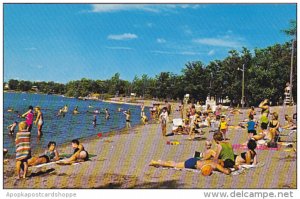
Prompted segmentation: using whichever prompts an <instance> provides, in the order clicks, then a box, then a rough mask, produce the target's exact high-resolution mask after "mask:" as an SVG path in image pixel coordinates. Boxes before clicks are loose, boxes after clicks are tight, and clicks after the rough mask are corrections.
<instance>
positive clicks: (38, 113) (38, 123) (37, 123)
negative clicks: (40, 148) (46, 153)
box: [34, 106, 44, 137]
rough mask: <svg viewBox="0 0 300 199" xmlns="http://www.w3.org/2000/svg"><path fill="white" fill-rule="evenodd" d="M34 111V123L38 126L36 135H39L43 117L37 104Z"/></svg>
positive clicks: (40, 134)
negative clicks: (35, 113)
mask: <svg viewBox="0 0 300 199" xmlns="http://www.w3.org/2000/svg"><path fill="white" fill-rule="evenodd" d="M35 111H36V112H37V117H36V120H35V122H34V124H35V125H37V127H38V136H39V137H40V136H42V135H43V133H42V128H43V124H44V117H43V113H42V111H41V108H40V107H39V106H37V107H35Z"/></svg>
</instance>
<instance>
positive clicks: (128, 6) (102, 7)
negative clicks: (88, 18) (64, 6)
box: [88, 4, 201, 13]
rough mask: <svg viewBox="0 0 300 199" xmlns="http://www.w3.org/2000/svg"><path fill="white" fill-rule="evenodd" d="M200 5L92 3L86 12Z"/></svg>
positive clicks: (197, 6) (165, 9)
mask: <svg viewBox="0 0 300 199" xmlns="http://www.w3.org/2000/svg"><path fill="white" fill-rule="evenodd" d="M199 7H201V6H200V5H195V4H165V5H164V4H93V5H92V7H91V10H89V11H88V12H93V13H105V12H118V11H129V10H141V11H147V12H161V11H168V10H174V9H177V8H179V9H188V8H191V9H197V8H199Z"/></svg>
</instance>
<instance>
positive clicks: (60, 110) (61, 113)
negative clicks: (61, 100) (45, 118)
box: [56, 108, 65, 117]
mask: <svg viewBox="0 0 300 199" xmlns="http://www.w3.org/2000/svg"><path fill="white" fill-rule="evenodd" d="M56 116H57V117H58V116H63V117H65V113H64V112H63V109H62V108H61V109H59V111H58V113H57V115H56Z"/></svg>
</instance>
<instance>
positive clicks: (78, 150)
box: [58, 139, 89, 164]
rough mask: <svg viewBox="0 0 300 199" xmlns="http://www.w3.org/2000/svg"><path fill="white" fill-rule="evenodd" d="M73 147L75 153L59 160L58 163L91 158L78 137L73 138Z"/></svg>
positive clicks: (70, 162) (69, 162) (82, 160)
mask: <svg viewBox="0 0 300 199" xmlns="http://www.w3.org/2000/svg"><path fill="white" fill-rule="evenodd" d="M72 147H73V149H74V152H73V155H72V156H71V157H70V158H68V159H66V160H62V161H59V162H58V164H72V163H75V162H84V161H87V160H89V154H88V152H87V151H86V150H85V149H84V146H83V145H82V144H80V143H79V141H78V140H77V139H74V140H72Z"/></svg>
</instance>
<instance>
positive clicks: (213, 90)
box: [8, 22, 297, 106]
mask: <svg viewBox="0 0 300 199" xmlns="http://www.w3.org/2000/svg"><path fill="white" fill-rule="evenodd" d="M291 24H292V25H293V22H291ZM294 25H295V24H294ZM286 34H290V35H295V34H296V32H292V33H290V32H286ZM292 42H295V43H294V51H295V53H294V55H293V56H294V57H293V84H292V85H293V87H292V93H293V98H294V101H296V100H297V95H296V93H297V79H296V77H297V76H296V75H297V67H296V66H297V59H296V56H297V52H296V50H297V46H296V40H294V39H292V40H291V41H289V42H286V43H284V44H275V45H272V46H269V47H266V48H256V49H255V50H254V52H253V53H251V52H250V50H249V49H247V48H245V47H243V49H242V50H241V51H240V52H239V51H237V50H230V51H229V52H228V56H227V57H226V58H224V59H223V60H214V61H211V62H210V63H209V64H207V65H205V64H204V63H203V62H201V61H193V62H188V63H186V64H185V67H184V68H183V69H182V71H181V73H179V74H174V73H171V72H161V73H160V74H158V75H156V76H155V77H149V76H148V75H147V74H144V75H142V76H141V77H138V76H135V78H134V79H133V80H132V81H131V82H130V81H127V80H122V79H121V78H120V74H119V73H116V74H115V75H114V76H113V77H111V78H110V79H107V80H91V79H86V78H83V79H81V80H76V81H70V82H68V83H66V84H61V83H55V82H30V81H23V80H21V81H18V80H14V79H11V80H9V81H8V85H9V88H10V89H11V90H19V91H30V90H31V89H32V87H33V86H36V87H37V88H38V90H39V92H42V93H53V94H62V95H66V96H69V97H85V96H89V95H91V94H95V93H98V94H100V96H105V97H112V96H115V95H118V96H129V95H130V94H131V93H135V94H136V95H137V96H141V97H143V98H148V99H151V98H159V99H174V100H182V99H183V96H184V95H185V94H190V97H191V99H194V100H200V101H205V99H206V97H207V96H208V95H210V96H214V97H216V99H217V101H220V100H221V99H225V98H228V99H229V100H230V101H231V103H232V105H237V104H240V103H241V98H242V71H241V70H238V68H240V69H241V68H242V67H243V65H244V68H245V70H244V75H245V81H244V82H245V88H244V90H245V95H244V96H245V102H246V105H248V106H250V105H257V104H258V103H259V102H260V101H261V100H262V99H264V98H268V99H270V101H271V102H272V103H273V104H277V103H280V104H282V102H283V99H284V88H285V86H286V83H287V82H289V80H290V68H291V56H292V54H291V47H292Z"/></svg>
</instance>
